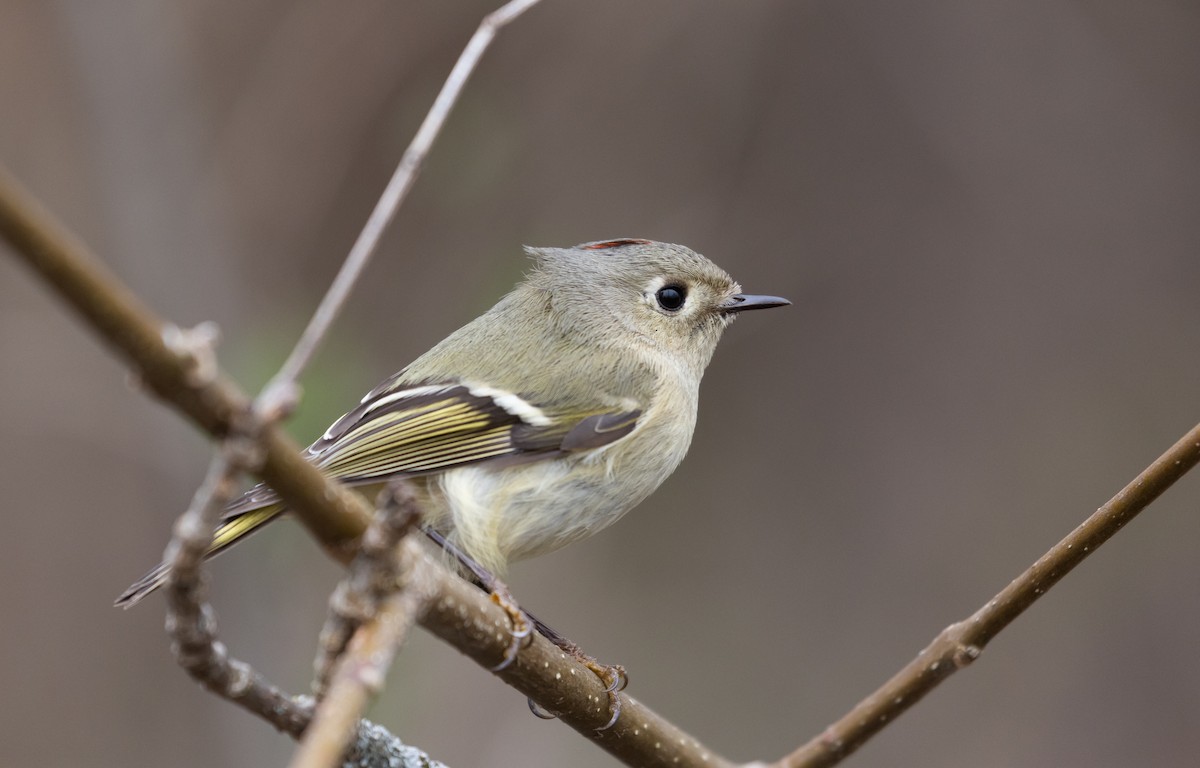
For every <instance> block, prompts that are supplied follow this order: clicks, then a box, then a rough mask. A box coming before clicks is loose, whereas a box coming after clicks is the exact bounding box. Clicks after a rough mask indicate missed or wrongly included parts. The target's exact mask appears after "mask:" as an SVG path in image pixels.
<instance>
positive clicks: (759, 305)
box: [721, 293, 792, 315]
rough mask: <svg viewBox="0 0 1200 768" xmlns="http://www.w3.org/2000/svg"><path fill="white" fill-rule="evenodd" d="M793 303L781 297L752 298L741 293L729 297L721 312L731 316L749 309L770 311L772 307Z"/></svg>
mask: <svg viewBox="0 0 1200 768" xmlns="http://www.w3.org/2000/svg"><path fill="white" fill-rule="evenodd" d="M791 303H792V302H790V301H788V300H787V299H783V298H780V297H779V296H752V295H750V294H747V293H739V294H737V295H736V296H731V297H729V299H728V300H727V301H726V302H725V303H724V304H722V305H721V311H722V312H724V313H725V314H727V315H730V314H734V313H737V312H745V311H746V310H748V309H770V308H771V307H783V306H787V305H788V304H791Z"/></svg>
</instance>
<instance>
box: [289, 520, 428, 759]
mask: <svg viewBox="0 0 1200 768" xmlns="http://www.w3.org/2000/svg"><path fill="white" fill-rule="evenodd" d="M417 546H418V544H417V543H416V542H414V541H412V540H411V539H406V540H404V541H403V542H402V543H401V544H400V545H399V547H398V548H397V549H398V550H399V551H398V552H396V551H393V558H394V559H395V560H396V561H397V562H398V567H397V570H398V571H399V572H400V573H401V574H403V580H404V581H403V584H400V585H398V591H395V592H393V593H392V594H391V595H390V596H389V597H387V598H385V599H384V600H383V602H382V603H381V604H379V605H378V607H376V608H375V609H374V610H373V611H372V614H373V615H372V616H371V618H370V619H369V620H368V621H367V622H366V623H364V624H361V625H360V626H359V627H358V629H357V631H356V632H355V633H354V636H353V638H352V639H351V640H350V644H349V646H348V647H347V648H346V652H345V653H344V654H342V655H341V656H340V658H339V660H338V663H337V665H336V667H335V670H334V673H333V679H332V681H331V682H330V684H329V690H328V693H327V695H326V696H325V698H324V699H322V700H321V701H320V703H319V704H318V706H317V711H316V713H315V714H314V716H313V721H312V724H311V725H310V726H309V727H308V729H307V730H306V731H305V732H304V736H303V738H302V739H301V740H300V748H299V749H298V750H297V751H296V754H295V755H294V756H293V758H292V762H291V768H328V767H329V766H334V765H337V764H338V761H339V759H340V758H341V756H342V755H343V754H344V753H345V752H346V749H347V746H348V745H349V744H350V742H351V739H352V737H353V736H354V734H355V732H356V728H357V725H358V722H359V719H360V718H361V717H362V715H363V711H364V710H365V709H366V707H367V705H368V704H369V703H370V701H371V699H372V698H374V697H375V696H377V695H378V694H379V692H380V691H381V690H382V689H383V683H384V680H385V678H386V677H387V672H388V669H389V668H390V667H391V665H392V660H393V659H394V658H395V654H396V651H397V650H398V649H399V647H400V644H401V643H402V642H403V641H404V638H405V636H406V635H407V634H408V631H409V629H411V628H412V625H413V624H414V623H416V621H417V617H418V616H419V615H420V614H421V613H422V611H423V610H424V607H425V603H426V601H428V600H429V599H430V598H431V597H432V596H433V590H432V587H431V584H430V581H429V579H428V578H427V576H428V574H429V571H428V569H425V570H422V569H415V568H413V563H414V560H415V554H414V552H415V551H416V547H417Z"/></svg>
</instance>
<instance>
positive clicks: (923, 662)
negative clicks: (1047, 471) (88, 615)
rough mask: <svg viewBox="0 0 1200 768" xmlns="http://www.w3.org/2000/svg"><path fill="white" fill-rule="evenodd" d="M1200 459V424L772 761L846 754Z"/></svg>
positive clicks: (809, 767) (795, 766) (784, 767)
mask: <svg viewBox="0 0 1200 768" xmlns="http://www.w3.org/2000/svg"><path fill="white" fill-rule="evenodd" d="M1197 463H1200V424H1198V425H1196V426H1195V427H1193V428H1192V429H1191V430H1190V431H1189V432H1188V433H1187V434H1185V435H1184V436H1183V437H1182V438H1180V439H1179V440H1178V441H1177V442H1176V443H1175V444H1174V445H1173V446H1171V447H1170V449H1168V450H1167V452H1166V453H1164V454H1163V455H1162V456H1160V457H1158V459H1157V460H1155V462H1154V463H1153V464H1151V465H1150V466H1149V467H1147V468H1146V469H1145V470H1143V471H1142V472H1141V474H1139V475H1138V476H1137V477H1135V478H1134V479H1133V480H1132V481H1131V482H1130V483H1129V484H1128V485H1126V486H1125V487H1124V488H1122V489H1121V491H1120V492H1119V493H1118V494H1117V495H1116V496H1113V497H1112V499H1110V500H1109V501H1108V503H1106V504H1105V505H1104V506H1102V507H1100V508H1099V509H1097V510H1096V511H1095V513H1093V514H1092V515H1091V516H1090V517H1089V518H1088V519H1087V520H1085V521H1083V522H1082V523H1081V524H1080V525H1079V527H1077V528H1076V529H1075V530H1074V531H1072V532H1071V533H1070V535H1068V536H1067V537H1066V538H1064V539H1063V540H1062V541H1060V542H1058V543H1057V544H1055V545H1054V546H1053V547H1052V548H1051V549H1050V551H1048V552H1047V553H1046V554H1044V555H1042V557H1041V558H1039V559H1038V561H1037V562H1036V563H1034V564H1033V565H1031V566H1030V567H1029V568H1028V569H1027V570H1026V571H1025V572H1024V573H1022V574H1021V575H1020V576H1018V577H1017V578H1015V579H1013V580H1012V582H1011V583H1010V584H1009V585H1008V586H1007V587H1005V588H1004V589H1003V590H1001V591H1000V593H999V594H997V595H996V596H995V597H993V598H992V599H991V600H989V601H988V602H987V604H986V605H984V606H983V607H982V608H980V609H979V610H978V611H976V612H975V613H974V614H972V615H971V616H970V617H968V618H967V619H964V620H963V621H960V622H957V623H955V624H951V625H950V626H949V627H947V628H946V629H944V630H942V632H941V634H939V635H938V636H937V637H936V638H935V639H934V641H933V642H932V643H930V644H929V645H928V646H926V648H925V649H924V650H922V651H921V652H920V653H919V654H918V655H917V658H915V659H913V660H912V661H911V662H909V664H908V665H907V666H905V667H904V668H903V669H901V670H900V671H899V672H898V673H896V675H895V676H894V677H892V679H891V680H889V681H887V682H886V683H885V684H884V685H883V686H882V687H881V688H879V690H877V691H875V692H874V693H872V694H871V695H870V696H868V697H867V698H865V699H863V700H862V701H861V702H859V703H858V704H857V705H856V706H855V707H854V708H853V709H852V710H850V711H849V712H848V713H846V715H845V716H843V717H842V718H841V719H840V720H838V721H837V722H836V723H834V724H833V725H831V726H829V727H828V728H826V729H825V731H824V733H822V734H820V735H819V736H817V737H816V738H814V739H812V740H811V741H809V742H808V743H807V744H805V745H804V746H802V747H800V748H799V749H798V750H796V751H795V752H793V753H791V754H790V755H788V756H787V757H784V758H783V759H781V760H780V761H779V762H778V763H775V764H774V765H776V766H779V768H815V766H830V765H836V764H837V763H839V762H841V760H842V759H843V758H845V757H846V756H847V755H849V754H850V753H852V752H854V751H855V750H856V749H858V748H859V747H860V746H862V745H863V744H864V743H865V742H866V741H867V739H869V738H871V736H873V735H875V733H877V732H878V731H880V730H881V729H883V728H884V726H886V725H887V724H888V723H890V722H892V721H893V720H895V719H896V718H897V717H898V716H899V715H900V714H901V713H902V712H904V711H905V710H906V709H908V708H909V707H911V706H912V705H913V704H915V703H917V702H918V701H920V700H921V699H922V698H923V697H924V696H925V694H927V693H929V692H930V691H931V690H933V689H934V688H935V687H937V685H938V684H939V683H941V682H942V681H943V680H945V679H946V678H947V677H949V676H950V675H952V674H954V673H955V672H956V671H958V670H959V669H961V668H963V667H965V666H967V665H968V664H970V663H971V662H972V661H974V660H975V659H977V658H979V655H980V654H981V653H982V652H983V648H984V646H986V645H987V644H988V642H989V641H990V640H991V639H992V638H993V637H995V636H996V635H997V634H998V633H999V632H1000V631H1001V630H1003V629H1004V628H1005V627H1007V626H1008V625H1009V624H1010V623H1011V622H1012V621H1013V620H1014V619H1016V618H1017V617H1018V616H1020V615H1021V614H1022V613H1023V612H1024V611H1025V609H1026V608H1028V607H1029V606H1030V605H1032V604H1033V603H1034V601H1036V600H1037V599H1038V598H1040V597H1041V596H1042V595H1044V594H1046V591H1047V590H1049V589H1050V588H1051V587H1052V586H1054V585H1055V584H1057V583H1058V581H1059V579H1061V578H1063V577H1064V576H1066V575H1067V574H1068V573H1070V572H1071V569H1073V568H1074V567H1075V566H1077V565H1079V564H1080V563H1081V562H1083V560H1084V558H1086V557H1087V556H1088V555H1090V554H1092V553H1093V552H1095V551H1096V549H1097V548H1099V546H1100V545H1101V544H1103V543H1104V542H1106V541H1108V539H1109V538H1111V537H1112V536H1113V535H1114V534H1115V533H1116V532H1117V531H1119V530H1120V529H1121V528H1122V527H1123V526H1124V525H1125V524H1126V523H1128V522H1129V521H1130V520H1132V519H1133V518H1134V517H1135V516H1136V515H1137V514H1138V513H1139V512H1141V511H1142V510H1143V509H1145V508H1146V507H1147V506H1149V504H1150V502H1152V501H1154V500H1155V499H1156V498H1158V497H1159V495H1160V494H1161V493H1162V492H1163V491H1165V490H1167V489H1168V488H1170V487H1171V486H1172V485H1173V484H1174V483H1175V481H1176V480H1178V479H1179V478H1180V477H1182V476H1183V475H1184V474H1185V473H1186V472H1187V471H1188V470H1190V469H1191V468H1192V467H1194V466H1196V464H1197Z"/></svg>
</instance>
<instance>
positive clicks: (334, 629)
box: [313, 479, 421, 701]
mask: <svg viewBox="0 0 1200 768" xmlns="http://www.w3.org/2000/svg"><path fill="white" fill-rule="evenodd" d="M377 509H378V511H377V512H376V514H375V520H374V521H373V522H372V523H371V527H370V528H368V529H367V532H366V533H364V534H363V537H362V543H361V544H360V545H359V549H358V555H357V556H356V557H355V558H354V561H353V562H352V563H350V572H349V573H348V574H347V575H346V578H345V579H343V580H342V582H341V583H340V584H338V586H337V588H336V589H335V590H334V592H333V595H331V596H330V598H329V617H328V618H327V619H326V620H325V626H324V628H323V629H322V630H321V634H320V639H319V641H318V648H317V658H316V660H315V661H314V662H313V695H314V696H316V698H317V700H318V701H319V700H321V699H322V698H324V696H325V690H326V688H327V687H328V685H329V677H330V675H331V674H332V673H333V666H334V663H335V662H336V661H337V660H338V658H339V657H340V656H341V655H342V653H343V652H344V651H345V650H346V646H347V645H349V643H350V638H351V636H352V635H353V634H354V632H355V630H357V629H358V628H359V626H361V625H362V623H363V622H364V621H367V620H368V619H370V618H371V617H372V616H375V615H376V612H377V610H378V609H379V606H380V604H382V603H383V601H384V600H386V599H387V598H388V596H389V595H391V594H392V593H393V592H395V591H396V590H397V589H399V588H401V587H402V586H403V582H402V581H401V579H402V578H403V575H404V573H405V571H404V568H405V565H404V564H402V563H401V562H400V560H399V557H398V554H397V551H396V548H397V545H398V544H399V543H400V541H401V540H402V539H403V538H404V537H405V536H407V535H408V534H409V533H410V532H411V531H412V530H413V528H415V527H416V525H417V522H418V521H419V519H420V516H421V515H420V509H419V508H418V507H417V500H416V497H415V495H414V494H413V491H412V487H411V485H410V484H409V483H408V481H406V480H403V479H399V480H395V481H393V482H391V483H389V484H388V486H387V487H386V488H385V489H384V490H383V492H382V493H380V495H379V501H378V502H377Z"/></svg>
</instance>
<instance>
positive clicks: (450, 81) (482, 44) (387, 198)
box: [263, 0, 538, 399]
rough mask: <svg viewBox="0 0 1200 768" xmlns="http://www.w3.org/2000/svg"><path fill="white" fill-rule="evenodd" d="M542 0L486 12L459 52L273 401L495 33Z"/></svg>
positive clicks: (314, 343)
mask: <svg viewBox="0 0 1200 768" xmlns="http://www.w3.org/2000/svg"><path fill="white" fill-rule="evenodd" d="M537 2H538V0H510V2H508V3H505V4H504V5H503V6H502V7H500V8H499V9H497V10H496V11H493V12H492V13H490V14H488V15H487V16H485V17H484V19H483V21H482V22H481V23H480V24H479V29H477V30H476V31H475V34H474V35H473V36H472V37H471V40H470V41H469V42H468V43H467V47H466V48H464V49H463V52H462V54H460V55H459V57H458V62H457V63H455V65H454V68H453V69H452V70H450V75H449V76H448V77H447V78H446V82H445V83H444V84H443V85H442V90H441V91H440V92H439V93H438V95H437V98H436V99H434V102H433V106H432V107H430V108H429V113H428V114H426V115H425V120H424V121H423V122H422V123H421V127H420V128H418V129H417V134H416V136H414V137H413V140H412V143H410V144H409V145H408V149H406V150H405V152H404V155H403V156H402V157H401V158H400V163H399V165H397V166H396V170H395V172H394V173H393V174H392V178H391V181H389V182H388V185H387V187H386V188H384V190H383V194H382V195H380V197H379V202H377V203H376V204H375V209H374V210H373V211H371V215H370V217H368V218H367V223H366V224H365V225H364V226H363V228H362V231H361V232H360V233H359V235H358V239H357V240H355V242H354V245H353V246H352V247H351V248H350V253H349V254H348V255H347V256H346V261H345V262H344V263H343V264H342V268H341V270H340V271H339V272H338V274H337V277H335V278H334V280H333V283H332V284H331V285H330V286H329V290H328V291H327V292H326V294H325V298H323V299H322V300H321V304H320V306H318V307H317V311H316V312H315V313H314V314H313V316H312V320H310V321H309V323H308V327H307V328H305V329H304V333H303V334H302V335H301V336H300V340H299V341H298V342H296V347H295V348H294V349H293V350H292V354H291V355H290V356H289V357H288V359H287V361H286V362H284V364H283V366H282V367H281V368H280V370H279V373H278V374H276V375H275V378H274V379H272V381H271V383H270V384H268V385H267V387H266V388H265V389H264V391H263V395H264V397H266V398H267V399H272V398H271V396H270V394H269V393H270V392H272V391H273V390H274V389H275V388H276V387H279V388H284V389H287V390H291V388H292V387H293V386H294V383H295V381H296V379H297V378H298V377H299V376H300V372H301V371H302V370H304V367H305V366H306V365H308V362H309V360H311V359H312V356H313V354H314V353H315V352H316V350H317V347H318V346H319V345H320V343H321V340H322V339H323V338H324V337H325V334H326V333H327V332H328V330H329V326H330V325H332V323H333V321H334V320H335V319H336V318H337V316H338V314H339V313H340V312H341V309H342V307H343V306H344V305H345V303H346V299H347V297H349V295H350V291H351V290H352V289H353V288H354V284H355V283H356V282H357V281H358V278H359V275H361V274H362V271H363V269H364V268H365V267H366V265H367V262H368V261H369V260H370V258H371V255H372V254H373V253H374V252H375V249H376V248H377V247H378V245H379V240H380V238H382V237H383V233H384V232H385V231H386V230H387V227H388V225H389V224H391V222H392V219H394V218H395V216H396V211H398V210H399V208H400V205H401V204H402V203H403V202H404V198H405V197H407V196H408V192H409V190H410V189H412V186H413V183H414V182H416V180H417V174H419V173H420V172H421V167H422V166H423V165H424V163H425V157H426V156H427V155H428V154H429V150H430V148H431V147H433V142H434V140H435V139H437V137H438V134H439V133H440V132H441V130H442V126H443V125H444V124H445V122H446V118H447V117H449V116H450V110H452V109H453V108H454V104H455V103H456V102H457V101H458V97H459V95H460V94H461V93H462V90H463V87H464V86H465V85H466V84H467V79H468V78H470V76H471V73H472V72H473V71H474V70H475V66H476V65H477V64H478V63H479V59H480V58H481V57H482V56H483V53H484V51H486V50H487V47H488V46H489V45H490V44H491V42H492V39H493V38H495V37H496V33H497V32H499V31H500V29H501V28H502V27H504V26H505V25H506V24H508V23H509V22H511V21H513V20H514V19H516V18H517V17H518V16H520V15H521V14H522V13H524V12H525V11H527V10H529V9H530V8H531V7H533V6H534V5H536V4H537Z"/></svg>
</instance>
